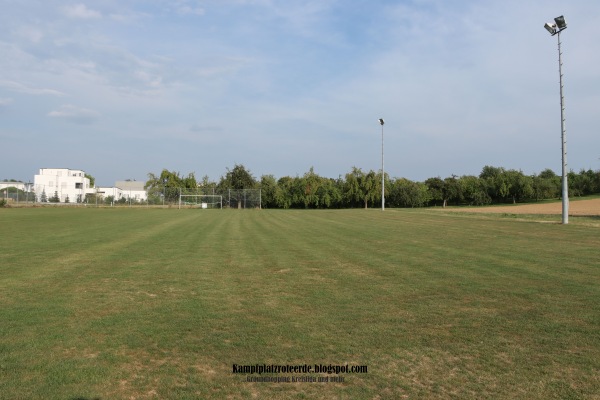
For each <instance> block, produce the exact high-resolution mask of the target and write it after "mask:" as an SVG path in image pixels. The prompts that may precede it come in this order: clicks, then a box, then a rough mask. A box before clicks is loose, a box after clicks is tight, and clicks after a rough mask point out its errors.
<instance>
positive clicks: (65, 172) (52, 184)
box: [33, 168, 95, 203]
mask: <svg viewBox="0 0 600 400" xmlns="http://www.w3.org/2000/svg"><path fill="white" fill-rule="evenodd" d="M33 188H34V191H35V195H36V198H37V200H38V201H42V198H43V197H45V198H46V199H47V200H49V199H51V198H52V197H54V195H57V196H58V199H59V201H60V202H61V203H65V202H67V199H68V201H69V202H70V203H80V202H83V201H84V199H85V195H86V194H87V193H94V192H95V190H94V189H93V188H90V180H89V179H88V178H86V177H85V172H84V171H82V170H80V169H69V168H40V173H39V174H37V175H34V177H33Z"/></svg>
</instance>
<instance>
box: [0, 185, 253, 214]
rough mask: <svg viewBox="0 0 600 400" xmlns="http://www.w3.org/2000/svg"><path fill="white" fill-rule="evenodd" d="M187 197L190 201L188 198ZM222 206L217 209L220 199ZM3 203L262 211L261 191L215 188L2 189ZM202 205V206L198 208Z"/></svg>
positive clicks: (1, 197) (0, 194) (0, 189)
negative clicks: (133, 191)
mask: <svg viewBox="0 0 600 400" xmlns="http://www.w3.org/2000/svg"><path fill="white" fill-rule="evenodd" d="M182 195H184V197H183V198H182ZM186 196H187V197H186ZM218 196H220V199H219V202H218V203H219V205H218V207H217V205H216V202H217V201H216V200H215V199H216V198H218ZM0 199H1V200H4V202H5V203H6V204H8V205H11V204H14V205H18V204H23V205H25V204H37V205H52V204H55V205H83V206H96V207H116V206H128V207H133V206H145V207H165V208H166V207H180V206H181V205H182V204H184V203H188V204H186V205H188V206H189V205H190V204H191V203H194V204H191V206H195V205H198V206H199V207H201V208H206V207H202V204H203V203H204V204H212V206H209V207H208V208H231V209H260V208H261V203H262V202H261V190H260V189H218V188H216V187H211V188H197V189H187V188H176V187H162V188H161V187H154V188H149V189H147V190H146V191H145V192H143V193H141V194H134V193H132V191H128V190H120V189H118V188H92V189H85V190H83V189H78V188H76V189H74V190H71V191H68V190H65V189H64V188H56V187H50V186H45V185H32V186H31V187H30V188H28V190H22V189H18V188H15V187H8V188H0ZM195 203H198V204H195Z"/></svg>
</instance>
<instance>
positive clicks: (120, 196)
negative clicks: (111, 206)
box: [96, 181, 148, 203]
mask: <svg viewBox="0 0 600 400" xmlns="http://www.w3.org/2000/svg"><path fill="white" fill-rule="evenodd" d="M96 193H98V195H99V196H100V197H101V198H102V199H107V198H109V197H112V201H113V202H115V203H116V202H119V201H120V202H123V201H125V202H127V203H139V202H144V201H146V200H147V199H148V194H147V193H146V189H144V182H137V181H117V182H115V186H113V187H105V186H100V187H98V188H97V192H96Z"/></svg>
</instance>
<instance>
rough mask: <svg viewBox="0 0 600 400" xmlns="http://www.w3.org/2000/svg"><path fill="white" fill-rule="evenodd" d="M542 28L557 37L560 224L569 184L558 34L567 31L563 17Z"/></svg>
mask: <svg viewBox="0 0 600 400" xmlns="http://www.w3.org/2000/svg"><path fill="white" fill-rule="evenodd" d="M544 28H546V30H547V31H548V32H550V34H551V35H552V36H554V35H556V36H557V37H558V75H559V78H560V132H561V141H562V223H563V224H568V223H569V184H568V182H567V137H566V132H565V97H564V94H563V81H562V77H563V74H562V53H561V51H560V33H561V32H562V31H564V30H565V29H567V22H566V21H565V17H564V16H562V15H561V16H560V17H556V18H554V23H552V22H548V23H546V24H545V25H544Z"/></svg>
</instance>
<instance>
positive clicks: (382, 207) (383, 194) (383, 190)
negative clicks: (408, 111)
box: [381, 123, 385, 211]
mask: <svg viewBox="0 0 600 400" xmlns="http://www.w3.org/2000/svg"><path fill="white" fill-rule="evenodd" d="M384 210H385V172H384V170H383V123H382V124H381V211H384Z"/></svg>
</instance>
